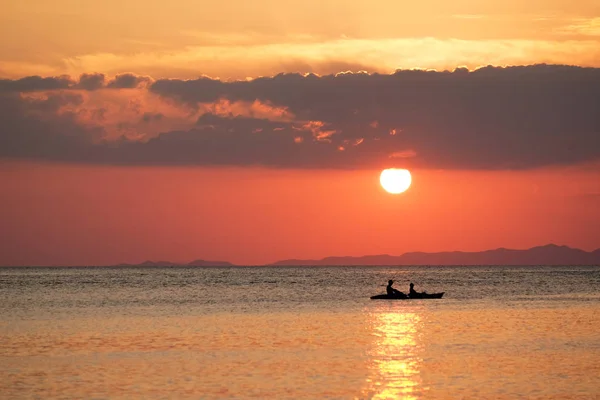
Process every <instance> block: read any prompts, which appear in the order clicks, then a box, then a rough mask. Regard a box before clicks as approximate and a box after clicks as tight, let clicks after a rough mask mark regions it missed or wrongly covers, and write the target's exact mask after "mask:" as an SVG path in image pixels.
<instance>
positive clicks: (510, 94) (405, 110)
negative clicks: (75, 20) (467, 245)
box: [0, 65, 600, 169]
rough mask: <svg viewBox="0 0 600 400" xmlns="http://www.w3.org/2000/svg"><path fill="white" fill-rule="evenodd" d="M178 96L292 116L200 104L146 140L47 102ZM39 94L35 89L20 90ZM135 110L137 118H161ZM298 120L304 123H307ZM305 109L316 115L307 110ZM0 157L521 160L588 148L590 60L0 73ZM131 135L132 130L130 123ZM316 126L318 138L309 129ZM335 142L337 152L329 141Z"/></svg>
mask: <svg viewBox="0 0 600 400" xmlns="http://www.w3.org/2000/svg"><path fill="white" fill-rule="evenodd" d="M143 82H145V83H146V84H147V85H148V89H147V90H149V91H151V92H152V93H154V94H157V95H159V96H161V97H163V98H164V99H166V100H168V101H171V102H175V103H179V104H181V105H182V106H186V107H191V108H197V107H198V106H199V104H200V103H214V102H217V101H219V100H221V99H227V100H229V101H230V102H237V101H240V102H254V101H260V102H262V103H267V104H270V105H272V106H274V107H283V108H286V109H287V111H288V112H289V113H291V114H293V115H294V119H293V121H289V122H275V121H273V120H267V119H261V118H252V117H233V116H229V117H228V116H223V115H221V116H216V115H212V114H204V115H203V116H201V117H200V118H199V119H198V121H197V124H196V126H195V127H194V128H192V129H190V130H186V131H173V132H164V133H162V134H160V135H159V136H158V137H155V138H153V139H150V140H149V141H146V142H135V141H129V140H126V139H123V140H119V141H116V142H115V141H113V142H100V143H98V141H97V140H94V139H95V138H96V139H97V138H98V137H100V136H101V135H102V127H96V128H90V127H84V126H81V125H79V124H78V123H77V120H76V118H74V116H73V115H70V114H68V113H67V114H64V113H63V114H61V115H58V114H57V113H55V112H53V111H56V110H57V109H58V108H59V107H60V105H61V104H66V103H70V104H77V102H78V101H81V99H80V97H79V95H78V94H77V91H76V90H98V89H102V90H108V89H127V88H134V87H138V86H139V85H140V84H141V83H143ZM58 89H64V90H62V91H58V92H53V94H52V95H50V96H48V98H47V99H44V100H32V99H25V98H23V97H21V96H20V94H19V93H20V92H29V91H48V90H55V91H56V90H58ZM142 118H146V119H147V121H146V122H147V123H149V124H150V123H153V121H158V120H160V119H161V117H151V116H150V114H148V115H147V116H144V117H142ZM309 121H313V122H312V123H309ZM314 121H318V122H314ZM0 124H1V126H2V131H1V132H0V157H4V158H30V159H43V160H53V161H68V162H89V163H103V164H125V165H130V164H131V165H265V166H272V167H282V168H363V167H382V166H386V165H392V164H397V165H403V166H407V167H427V168H465V169H527V168H534V167H540V166H549V165H567V164H575V163H580V162H588V161H595V160H600V69H597V68H580V67H570V66H548V65H536V66H528V67H510V68H496V67H486V68H482V69H479V70H476V71H473V72H469V71H467V70H462V69H458V70H455V71H454V72H425V71H398V72H396V73H395V74H392V75H380V74H371V75H369V74H338V75H336V76H333V75H330V76H323V77H318V76H315V75H308V76H302V75H298V74H282V75H277V76H275V77H269V78H259V79H255V80H252V81H237V82H221V81H218V80H212V79H208V78H201V79H197V80H188V81H186V80H157V81H154V82H150V81H149V80H148V78H145V77H136V76H134V75H131V74H124V75H121V76H118V77H116V78H115V79H113V80H110V81H107V80H106V78H105V77H104V76H103V75H97V74H91V75H84V76H82V77H80V79H79V81H74V80H71V79H70V78H68V77H58V78H41V77H29V78H24V79H20V80H0ZM142 133H143V132H142ZM316 136H320V139H319V140H317V139H316ZM342 149H343V150H342Z"/></svg>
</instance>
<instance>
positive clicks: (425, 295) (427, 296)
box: [371, 292, 446, 300]
mask: <svg viewBox="0 0 600 400" xmlns="http://www.w3.org/2000/svg"><path fill="white" fill-rule="evenodd" d="M444 293H446V292H441V293H419V294H418V295H417V296H412V297H411V296H398V295H388V294H378V295H377V296H371V300H410V299H441V298H442V296H443V295H444Z"/></svg>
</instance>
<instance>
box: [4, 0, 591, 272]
mask: <svg viewBox="0 0 600 400" xmlns="http://www.w3.org/2000/svg"><path fill="white" fill-rule="evenodd" d="M538 63H548V64H568V65H574V66H584V67H594V68H590V69H585V70H581V71H580V70H579V69H576V68H571V69H568V70H562V69H560V68H555V69H548V70H546V69H544V68H542V67H539V66H538V67H534V68H530V69H523V70H521V69H512V70H511V69H506V70H496V69H487V70H486V69H485V68H484V69H479V73H471V74H470V75H468V77H466V78H465V77H464V76H463V75H464V74H462V73H461V72H460V71H457V72H456V73H454V74H451V75H444V74H436V75H433V76H418V75H414V74H413V75H411V74H410V73H405V74H393V75H392V73H393V72H394V71H395V70H396V69H416V68H422V69H436V70H444V69H448V70H450V71H453V70H454V69H455V68H457V67H460V66H466V67H468V68H469V69H471V70H475V69H477V68H478V67H481V66H485V65H495V66H512V65H517V66H524V65H531V64H538ZM597 68H600V2H598V1H597V0H579V1H573V0H554V1H547V0H531V1H525V2H524V1H522V0H502V1H500V0H491V1H479V2H474V1H471V0H457V1H452V2H448V1H442V0H425V1H418V2H404V1H398V0H369V1H367V0H356V1H354V2H348V1H341V0H329V1H327V0H302V1H296V0H290V1H275V0H256V1H252V2H249V1H247V0H243V1H242V0H230V1H225V2H207V1H198V0H171V1H168V2H165V1H163V0H143V1H142V0H118V1H117V0H105V1H102V2H87V1H81V0H54V1H48V0H19V1H17V0H8V1H4V2H3V5H2V13H0V126H2V127H3V128H2V131H1V132H0V222H1V223H0V239H1V240H0V265H28V264H35V265H42V264H46V265H47V264H54V265H78V264H88V265H89V264H113V263H119V262H132V263H134V262H141V261H144V260H147V259H152V260H161V259H162V260H169V261H181V262H187V261H191V260H193V259H197V258H202V259H212V260H226V261H231V262H234V263H240V264H260V263H268V262H273V261H276V260H279V259H286V258H322V257H325V256H331V255H355V256H359V255H365V254H381V253H388V254H401V253H403V252H406V251H442V250H484V249H490V248H497V247H512V248H527V247H531V246H535V245H543V244H547V243H550V242H553V243H557V244H567V245H570V246H573V247H579V248H582V249H586V250H593V249H596V248H598V247H600V241H599V240H598V239H599V238H600V154H598V150H597V149H598V148H600V144H599V143H598V137H600V132H598V128H599V127H600V120H599V117H597V110H598V107H600V84H599V83H598V82H600V81H599V80H598V79H597V77H598V75H597V74H598V73H599V70H598V69H597ZM345 71H353V72H358V71H367V72H369V73H374V72H378V73H381V74H383V75H364V74H352V75H350V74H347V76H344V75H343V74H342V75H337V76H335V77H333V76H332V77H323V76H322V75H325V74H338V73H340V72H345ZM282 72H297V73H300V74H306V73H309V72H312V73H315V74H317V75H320V76H321V77H319V78H317V77H313V76H308V77H307V76H304V77H303V76H301V75H286V76H283V77H278V78H273V79H262V80H261V79H255V78H257V77H261V76H263V77H269V78H270V77H273V76H274V75H276V74H279V73H282ZM94 73H96V74H102V75H83V76H80V75H81V74H94ZM123 73H132V74H134V75H131V76H129V75H128V76H126V78H131V80H133V81H134V83H131V82H130V83H125V82H126V81H125V80H122V81H119V79H120V78H119V76H118V75H119V74H123ZM595 74H596V75H595ZM32 75H39V76H41V77H44V78H47V79H46V80H39V79H37V80H36V79H33V80H32V79H25V80H20V78H24V77H28V76H32ZM61 75H68V76H67V77H60V76H61ZM199 76H208V77H212V78H215V79H216V80H214V81H213V80H198V81H191V79H194V78H197V77H199ZM123 77H125V75H121V78H123ZM161 78H174V79H175V80H173V81H170V80H161ZM188 80H189V81H188ZM236 80H239V81H243V82H239V81H238V82H236ZM133 81H132V82H133ZM382 82H383V83H382ZM386 82H387V83H386ZM394 85H395V86H394ZM419 85H421V86H419ZM511 88H512V89H511ZM509 89H510V90H509ZM511 93H512V94H511ZM515 93H516V94H515ZM278 132H281V135H279V134H278ZM211 146H213V147H211ZM293 146H297V147H293ZM302 146H303V147H302ZM388 146H389V149H388ZM206 149H208V150H206ZM298 149H301V150H298ZM332 149H333V150H332ZM388 150H389V151H388ZM221 153H222V154H221ZM388 153H389V154H388ZM221 155H222V157H221ZM394 155H395V156H394ZM167 165H169V166H167ZM390 166H401V167H408V168H410V169H411V171H412V173H413V185H412V187H411V188H410V189H409V190H408V191H407V192H406V193H404V194H402V195H390V194H388V193H385V192H384V191H383V190H382V189H381V187H380V185H379V172H380V171H381V169H382V168H386V167H390Z"/></svg>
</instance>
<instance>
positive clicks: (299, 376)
mask: <svg viewBox="0 0 600 400" xmlns="http://www.w3.org/2000/svg"><path fill="white" fill-rule="evenodd" d="M388 279H395V280H397V283H396V285H395V286H397V287H398V289H400V290H403V291H407V290H408V282H409V280H410V281H412V282H414V283H415V284H416V288H417V290H427V291H428V292H430V293H431V292H438V291H445V292H446V295H445V296H444V298H443V299H441V300H409V301H374V300H370V299H369V296H371V295H374V294H378V293H382V292H383V291H384V289H385V288H384V287H383V286H382V285H384V284H385V282H386V281H387V280H388ZM0 317H1V321H0V397H1V398H3V399H13V398H14V399H18V398H61V399H62V398H99V399H100V398H107V399H131V398H144V399H155V398H161V399H162V398H177V399H188V398H189V399H213V398H236V399H240V398H276V399H286V398H290V399H301V398H310V399H320V398H336V399H337V398H339V399H371V398H373V399H402V398H404V399H421V398H423V399H461V398H465V399H521V398H522V399H594V398H600V267H576V268H567V267H562V268H559V267H519V268H515V267H510V268H509V267H347V268H346V267H332V268H322V267H317V268H315V267H313V268H279V267H278V268H273V267H271V268H269V267H240V268H143V269H142V268H1V269H0Z"/></svg>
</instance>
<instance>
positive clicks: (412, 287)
mask: <svg viewBox="0 0 600 400" xmlns="http://www.w3.org/2000/svg"><path fill="white" fill-rule="evenodd" d="M423 294H425V292H422V293H419V292H417V291H416V290H415V284H414V283H412V282H411V283H410V289H409V291H408V295H409V296H410V297H418V296H421V295H423Z"/></svg>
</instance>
